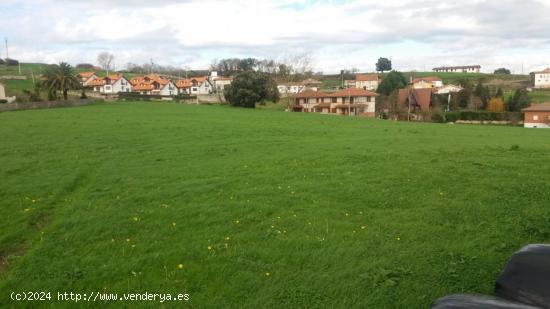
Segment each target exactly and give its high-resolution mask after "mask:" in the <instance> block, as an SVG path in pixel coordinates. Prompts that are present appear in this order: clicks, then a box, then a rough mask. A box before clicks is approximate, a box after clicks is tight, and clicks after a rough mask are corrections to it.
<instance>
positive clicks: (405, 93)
mask: <svg viewBox="0 0 550 309" xmlns="http://www.w3.org/2000/svg"><path fill="white" fill-rule="evenodd" d="M433 91H434V90H433V89H431V88H426V89H412V90H411V89H399V95H398V102H399V104H405V103H407V100H408V98H409V96H411V99H412V102H411V104H412V105H417V106H420V108H421V109H422V110H428V109H429V108H430V106H431V105H432V93H433Z"/></svg>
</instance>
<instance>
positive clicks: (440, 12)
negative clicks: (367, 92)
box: [0, 0, 550, 73]
mask: <svg viewBox="0 0 550 309" xmlns="http://www.w3.org/2000/svg"><path fill="white" fill-rule="evenodd" d="M0 35H1V36H2V37H8V39H9V43H10V57H11V58H15V59H19V60H21V61H24V62H47V63H55V62H60V61H67V62H69V63H72V64H77V63H81V62H88V63H96V59H97V54H98V53H100V52H102V51H108V52H111V53H113V54H114V55H115V62H116V66H117V68H123V67H125V65H126V63H128V62H133V63H138V64H141V63H145V62H149V59H151V58H152V59H153V61H154V62H155V63H157V64H161V65H173V66H178V67H185V66H188V67H190V68H196V69H198V68H208V66H209V65H210V63H212V60H214V59H216V58H217V59H220V58H228V57H255V58H262V59H263V58H271V59H280V58H284V57H288V56H292V55H294V54H303V53H309V54H310V55H311V57H312V59H313V64H314V68H315V69H316V70H317V71H323V72H326V73H330V72H337V71H339V70H340V69H343V68H352V67H355V68H358V69H359V70H361V71H373V70H374V63H375V62H376V60H377V59H378V57H381V56H383V57H388V58H391V59H392V61H393V64H394V68H395V69H399V70H409V69H416V70H425V69H427V70H430V69H431V68H433V67H434V66H440V65H468V64H480V65H482V67H483V68H482V70H483V71H491V70H494V69H495V68H497V67H502V66H503V67H507V68H510V69H511V70H512V71H514V72H516V73H521V71H522V67H523V69H524V71H525V72H529V71H533V70H540V69H543V68H546V67H548V66H550V0H484V1H483V0H462V1H459V0H453V1H448V0H439V1H432V0H415V1H412V0H384V1H382V0H376V1H371V0H362V1H352V0H350V1H346V0H341V1H336V0H334V1H312V0H297V1H292V0H282V1H264V0H255V1H251V0H243V1H240V0H227V1H210V0H197V1H195V0H187V1H185V0H184V1H175V0H162V1H154V0H117V1H114V0H32V1H31V0H29V1H22V0H1V1H0ZM1 57H5V51H4V50H3V49H2V53H1Z"/></svg>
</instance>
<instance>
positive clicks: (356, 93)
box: [328, 88, 378, 97]
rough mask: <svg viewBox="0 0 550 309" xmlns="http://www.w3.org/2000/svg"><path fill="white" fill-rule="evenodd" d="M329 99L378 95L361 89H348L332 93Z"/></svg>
mask: <svg viewBox="0 0 550 309" xmlns="http://www.w3.org/2000/svg"><path fill="white" fill-rule="evenodd" d="M328 96H329V97H377V96H378V93H376V92H372V91H369V90H365V89H361V88H347V89H342V90H339V91H336V92H334V93H330V94H329V95H328Z"/></svg>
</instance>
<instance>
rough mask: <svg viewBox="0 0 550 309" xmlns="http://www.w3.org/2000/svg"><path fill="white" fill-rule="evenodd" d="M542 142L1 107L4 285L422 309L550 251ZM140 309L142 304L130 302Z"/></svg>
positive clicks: (428, 128) (357, 125) (114, 109)
mask: <svg viewBox="0 0 550 309" xmlns="http://www.w3.org/2000/svg"><path fill="white" fill-rule="evenodd" d="M549 134H550V132H549V131H545V130H526V129H523V128H515V127H494V126H458V125H446V124H418V123H404V122H391V121H383V120H368V119H359V118H352V117H327V116H324V115H310V114H299V113H281V112H274V111H258V110H245V109H238V108H230V107H224V106H200V105H199V106H196V105H181V104H179V105H178V104H173V103H144V102H129V103H120V104H112V103H110V104H97V105H89V106H83V107H78V108H60V109H47V110H32V111H18V112H9V113H1V114H0V144H1V145H2V147H1V148H0V162H2V164H0V178H1V179H2V186H0V257H1V258H0V261H2V263H1V266H0V306H6V305H8V304H11V302H10V301H9V300H8V299H7V298H6V297H8V296H6V295H9V293H10V291H14V290H22V291H27V290H30V291H43V290H49V291H52V292H57V291H61V292H62V291H66V290H68V289H70V290H72V291H75V292H83V291H105V293H128V292H138V293H139V292H145V291H148V292H150V293H155V292H156V293H188V294H189V296H190V300H189V304H191V305H193V306H194V307H198V308H204V307H230V308H231V307H233V308H237V307H238V308H258V307H320V306H323V307H341V308H350V307H369V308H425V307H427V306H428V305H429V303H430V302H431V301H432V300H434V299H436V298H437V297H439V296H442V295H445V294H449V293H453V292H463V291H464V292H473V293H486V294H487V293H490V292H491V291H492V289H493V282H494V280H495V277H496V275H497V273H498V271H499V270H500V269H501V268H502V266H503V264H504V263H505V261H506V259H507V258H508V257H509V256H510V254H511V253H512V252H514V251H515V250H517V249H518V248H520V247H521V246H522V245H525V244H528V243H539V242H548V241H550V239H549V238H550V227H549V226H548V224H547V223H548V220H549V219H550V209H549V208H548V207H547V206H548V200H549V199H550V166H548V164H544V162H547V161H548V156H549V155H550V142H549V141H550V135H549ZM132 305H135V306H138V307H140V306H141V307H146V306H150V305H151V304H148V303H132Z"/></svg>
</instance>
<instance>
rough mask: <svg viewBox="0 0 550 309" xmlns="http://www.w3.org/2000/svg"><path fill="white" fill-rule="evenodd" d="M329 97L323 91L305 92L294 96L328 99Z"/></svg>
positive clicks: (309, 90)
mask: <svg viewBox="0 0 550 309" xmlns="http://www.w3.org/2000/svg"><path fill="white" fill-rule="evenodd" d="M328 96H329V95H328V94H327V93H324V92H322V91H314V90H311V89H307V90H304V91H302V92H300V93H297V94H295V95H294V97H295V98H326V97H328Z"/></svg>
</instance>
